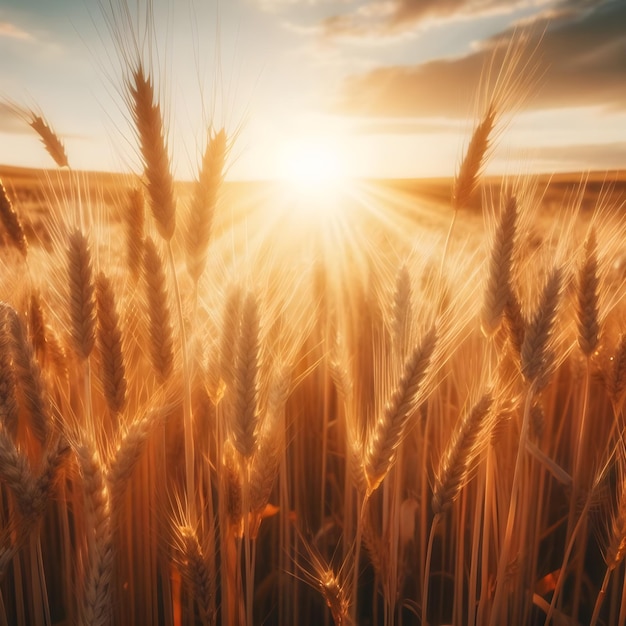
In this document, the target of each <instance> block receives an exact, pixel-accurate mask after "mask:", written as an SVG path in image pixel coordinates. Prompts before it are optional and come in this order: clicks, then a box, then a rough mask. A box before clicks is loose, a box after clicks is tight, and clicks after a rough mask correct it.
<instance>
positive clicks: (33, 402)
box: [8, 311, 52, 445]
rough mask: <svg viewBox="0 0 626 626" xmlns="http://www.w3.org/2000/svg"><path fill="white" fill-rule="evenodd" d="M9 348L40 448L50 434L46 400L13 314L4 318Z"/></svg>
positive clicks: (38, 370) (32, 354)
mask: <svg viewBox="0 0 626 626" xmlns="http://www.w3.org/2000/svg"><path fill="white" fill-rule="evenodd" d="M8 321H9V329H10V333H11V341H12V345H13V364H14V368H15V374H16V377H17V381H18V383H19V386H20V388H21V391H22V396H23V400H24V408H25V409H26V411H27V412H28V416H29V417H30V427H31V429H32V431H33V434H34V435H35V436H36V437H37V439H38V440H39V443H40V444H41V445H45V444H46V442H47V441H48V437H49V436H50V433H51V431H52V416H51V410H50V399H49V396H48V390H47V387H46V384H45V381H44V378H43V374H42V371H41V367H40V365H39V362H38V361H37V358H36V357H35V352H34V350H33V347H32V345H31V344H30V342H29V341H28V337H27V335H26V329H25V328H24V323H23V322H22V320H21V319H20V317H19V315H18V314H17V312H15V311H9V314H8Z"/></svg>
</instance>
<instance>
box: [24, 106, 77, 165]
mask: <svg viewBox="0 0 626 626" xmlns="http://www.w3.org/2000/svg"><path fill="white" fill-rule="evenodd" d="M29 113H30V118H31V119H30V122H29V125H30V127H31V128H32V129H33V130H34V131H35V132H36V133H37V134H38V135H39V138H40V139H41V142H42V143H43V145H44V148H45V149H46V152H47V153H48V154H49V155H50V156H51V157H52V159H53V160H54V162H55V163H56V164H57V165H58V166H59V167H69V166H70V164H69V161H68V159H67V154H66V152H65V146H64V145H63V142H62V141H61V139H60V137H59V136H58V135H57V134H56V133H55V132H54V131H53V130H52V128H51V127H50V125H49V124H48V123H47V122H46V120H45V119H44V118H43V116H41V115H38V114H37V113H35V112H34V111H30V112H29Z"/></svg>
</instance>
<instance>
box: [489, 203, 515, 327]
mask: <svg viewBox="0 0 626 626" xmlns="http://www.w3.org/2000/svg"><path fill="white" fill-rule="evenodd" d="M516 230H517V200H516V198H515V197H514V196H511V197H509V198H508V200H507V201H506V202H505V205H504V208H503V210H502V211H501V214H500V220H499V221H498V225H497V226H496V230H495V233H494V237H493V243H492V246H491V255H490V259H489V270H488V271H489V278H488V280H487V289H486V291H485V300H484V303H483V310H482V316H481V317H482V329H483V332H484V333H485V334H486V335H487V336H488V337H491V336H493V335H494V334H495V333H496V332H497V331H498V329H499V328H500V323H501V321H502V317H503V314H504V312H505V309H506V306H507V302H508V300H509V297H510V293H511V266H512V263H513V250H514V248H515V235H516Z"/></svg>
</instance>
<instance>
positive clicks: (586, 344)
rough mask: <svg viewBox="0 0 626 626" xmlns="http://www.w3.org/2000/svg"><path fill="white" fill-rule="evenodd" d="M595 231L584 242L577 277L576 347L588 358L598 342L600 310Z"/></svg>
mask: <svg viewBox="0 0 626 626" xmlns="http://www.w3.org/2000/svg"><path fill="white" fill-rule="evenodd" d="M597 247H598V246H597V241H596V233H595V230H593V229H592V230H591V232H590V233H589V237H588V238H587V241H586V242H585V260H584V262H583V265H582V267H581V268H580V272H579V275H578V285H577V291H576V294H577V300H576V304H577V306H576V322H577V326H578V345H579V346H580V349H581V351H582V353H583V354H584V355H585V356H586V357H589V356H591V354H592V353H593V352H594V350H595V349H596V348H597V346H598V343H599V341H600V320H599V318H600V310H599V303H598V289H599V279H598V258H597V253H598V250H597Z"/></svg>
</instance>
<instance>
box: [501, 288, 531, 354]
mask: <svg viewBox="0 0 626 626" xmlns="http://www.w3.org/2000/svg"><path fill="white" fill-rule="evenodd" d="M504 325H505V328H506V330H507V335H508V338H509V343H510V345H511V346H512V347H513V350H514V351H515V354H516V355H517V357H518V358H521V354H522V346H523V345H524V337H525V335H526V326H527V322H526V320H525V319H524V314H523V312H522V306H521V304H520V301H519V298H518V297H517V294H516V293H515V291H514V289H513V285H511V284H510V285H509V290H508V294H507V298H506V303H505V305H504Z"/></svg>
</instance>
